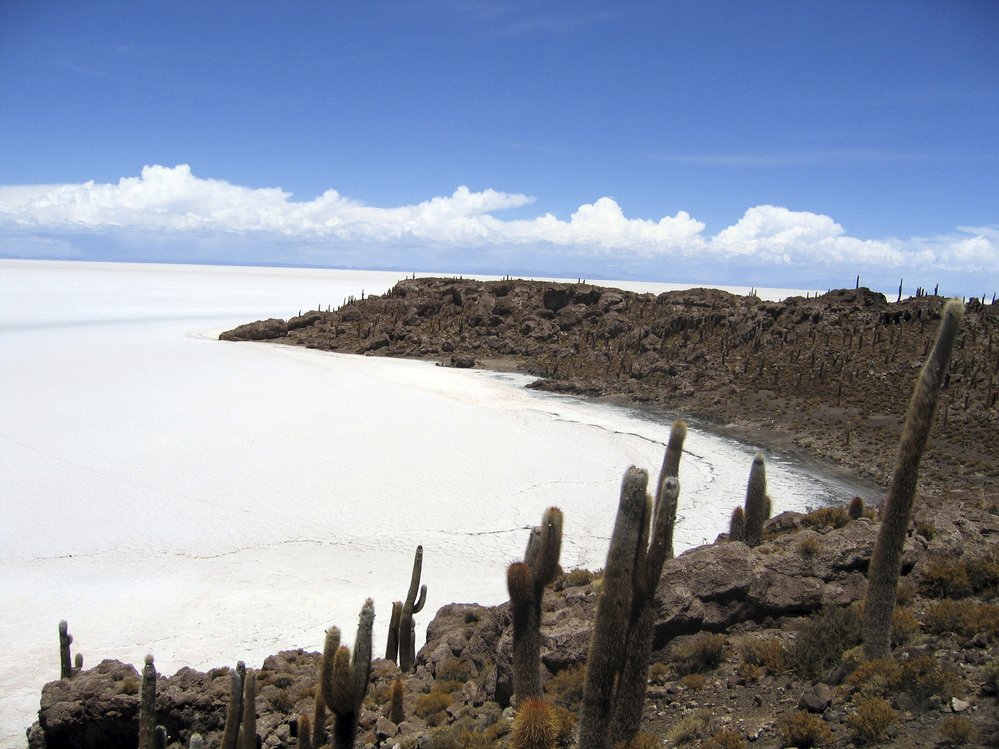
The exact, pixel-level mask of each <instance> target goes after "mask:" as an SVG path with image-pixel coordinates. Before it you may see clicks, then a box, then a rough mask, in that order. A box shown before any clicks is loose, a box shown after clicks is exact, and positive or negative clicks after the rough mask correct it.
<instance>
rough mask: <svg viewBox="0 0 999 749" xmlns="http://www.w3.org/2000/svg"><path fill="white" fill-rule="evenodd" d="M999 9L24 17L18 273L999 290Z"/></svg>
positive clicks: (1, 146)
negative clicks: (268, 269) (378, 273)
mask: <svg viewBox="0 0 999 749" xmlns="http://www.w3.org/2000/svg"><path fill="white" fill-rule="evenodd" d="M997 38H999V2H995V1H994V0H981V1H974V2H962V1H961V0H952V1H950V2H920V1H919V0H911V1H908V2H904V3H899V2H879V1H877V0H873V1H872V2H859V1H856V2H855V1H852V0H839V1H837V2H824V1H821V0H795V1H794V2H780V1H777V0H774V1H772V2H754V3H747V2H735V1H733V2H720V1H718V0H701V1H692V2H670V1H666V0H664V1H662V2H644V1H643V0H631V1H629V2H620V3H615V4H610V3H605V2H589V1H588V0H575V1H574V2H558V1H552V2H540V1H539V2H523V1H520V0H495V1H490V0H468V1H462V0H421V1H420V2H415V1H413V2H410V1H406V0H396V1H391V2H390V1H382V0H370V1H369V2H363V3H358V2H336V1H335V0H326V1H324V2H320V1H319V0H300V1H298V2H276V1H273V2H254V1H253V0H243V1H242V2H238V3H237V2H223V1H221V0H220V1H219V2H204V1H203V0H199V1H198V2H188V1H186V0H173V1H172V2H170V3H161V2H147V1H146V0H133V1H131V2H124V1H112V0H92V1H90V2H87V3H80V2H76V1H75V0H73V1H66V0H2V2H0V257H7V258H11V257H16V258H61V259H66V258H69V259H74V258H80V259H93V260H127V261H142V262H201V263H222V264H264V265H307V266H324V267H347V268H369V269H393V270H402V271H406V272H409V271H417V272H452V273H470V274H471V273H493V274H507V273H509V274H514V275H528V276H532V275H533V276H559V277H572V278H576V277H583V278H588V279H598V278H599V279H640V280H655V281H669V282H677V283H717V284H723V283H728V284H739V285H756V286H789V287H796V288H834V287H844V286H851V287H852V286H853V285H854V283H855V282H856V277H857V276H858V275H859V276H860V281H861V283H862V284H863V285H867V286H871V287H872V288H877V289H880V290H887V289H895V288H897V287H898V284H899V281H900V280H903V282H904V286H905V290H906V293H913V292H914V290H915V288H916V287H917V286H923V287H926V288H932V287H934V286H935V285H936V284H939V286H940V291H941V293H947V294H954V295H981V294H983V293H987V294H989V295H991V294H992V293H993V292H994V291H997V290H999V44H997V43H996V41H995V40H996V39H997Z"/></svg>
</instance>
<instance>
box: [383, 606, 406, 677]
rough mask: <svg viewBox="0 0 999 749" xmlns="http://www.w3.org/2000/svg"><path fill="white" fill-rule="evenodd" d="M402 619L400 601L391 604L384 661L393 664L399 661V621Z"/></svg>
mask: <svg viewBox="0 0 999 749" xmlns="http://www.w3.org/2000/svg"><path fill="white" fill-rule="evenodd" d="M401 617H402V601H393V602H392V616H391V617H389V630H388V641H387V642H386V643H385V660H387V661H392V662H393V663H396V662H398V660H399V620H400V619H401Z"/></svg>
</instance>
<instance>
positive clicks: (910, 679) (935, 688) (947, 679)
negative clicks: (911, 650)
mask: <svg viewBox="0 0 999 749" xmlns="http://www.w3.org/2000/svg"><path fill="white" fill-rule="evenodd" d="M901 667H902V674H901V677H900V689H901V694H902V695H903V696H904V697H905V698H906V701H907V703H908V705H909V707H910V708H911V709H913V710H925V709H926V708H927V707H929V705H930V702H931V700H932V699H933V698H934V697H936V698H939V699H940V700H941V701H946V700H948V699H950V698H951V697H953V696H954V693H955V692H956V691H957V686H958V681H957V678H956V677H955V676H954V674H953V673H951V672H950V671H945V670H944V669H942V668H941V667H940V664H938V663H937V662H936V661H935V660H934V659H933V658H932V657H930V656H928V655H918V656H916V657H914V658H909V659H908V660H906V661H903V662H902V664H901Z"/></svg>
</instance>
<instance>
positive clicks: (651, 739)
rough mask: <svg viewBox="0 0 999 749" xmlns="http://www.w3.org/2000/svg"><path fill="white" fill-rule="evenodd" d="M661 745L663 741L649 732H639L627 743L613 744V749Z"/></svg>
mask: <svg viewBox="0 0 999 749" xmlns="http://www.w3.org/2000/svg"><path fill="white" fill-rule="evenodd" d="M662 745H663V742H662V741H661V740H660V739H658V738H657V737H655V736H653V735H652V734H651V733H639V734H636V736H635V738H633V739H632V740H631V741H629V742H628V743H625V742H623V741H619V742H618V743H616V744H614V749H662Z"/></svg>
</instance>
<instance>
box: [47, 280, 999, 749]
mask: <svg viewBox="0 0 999 749" xmlns="http://www.w3.org/2000/svg"><path fill="white" fill-rule="evenodd" d="M943 301H944V300H942V299H941V298H938V297H934V296H920V297H918V298H915V299H909V300H905V301H902V302H897V303H889V302H887V300H886V299H885V298H884V297H883V296H881V295H879V294H875V293H872V292H870V291H868V290H865V289H854V290H846V291H835V292H830V293H829V294H826V295H823V296H820V297H817V298H815V299H803V298H792V299H788V300H785V301H783V302H780V303H775V302H764V301H761V300H759V299H755V298H751V297H735V296H732V295H729V294H726V293H724V292H720V291H712V290H703V289H701V290H692V291H683V292H671V293H667V294H661V295H659V296H653V295H639V294H633V293H628V292H623V291H619V290H614V289H603V288H598V287H594V286H590V285H587V284H582V283H581V284H551V283H542V282H534V281H513V280H510V281H501V282H489V283H486V282H477V281H466V280H462V279H418V280H417V279H414V280H408V281H404V282H402V283H400V284H398V285H397V286H396V287H395V288H393V289H392V290H391V291H390V292H388V293H387V294H385V295H384V296H380V297H368V298H366V299H363V300H347V301H346V302H345V304H344V305H343V306H342V307H341V308H339V309H338V310H336V311H332V310H328V311H325V312H323V311H312V312H308V313H305V314H302V315H299V316H298V317H296V318H293V319H291V320H288V321H280V320H267V321H260V322H257V323H250V324H247V325H244V326H240V327H239V328H237V329H235V330H233V331H229V332H228V333H226V334H223V336H222V337H223V338H225V339H229V340H267V341H276V342H281V343H285V344H289V345H300V346H308V347H314V348H321V349H324V350H330V351H342V352H349V353H360V354H367V355H379V356H382V355H387V356H410V357H421V358H429V359H436V360H438V361H439V362H440V363H442V364H444V365H448V366H490V367H505V368H518V369H520V370H522V371H525V372H530V373H533V374H536V375H538V377H539V378H540V379H539V381H538V383H537V384H536V386H537V387H543V388H546V389H550V390H555V391H559V392H566V393H575V394H583V395H590V396H594V397H606V398H614V399H622V400H628V401H630V402H633V403H639V404H644V405H645V406H647V407H649V408H653V409H657V410H662V411H664V412H669V413H671V414H676V413H679V414H681V415H684V416H693V417H697V418H700V419H703V420H704V421H705V423H706V424H708V425H711V426H713V427H715V428H719V429H727V430H729V431H732V432H734V433H736V434H752V435H753V436H754V439H755V441H757V442H759V443H762V444H767V445H770V446H772V447H778V448H784V449H794V450H797V451H800V452H801V454H803V455H809V456H812V457H815V458H817V459H819V460H822V461H824V462H828V463H833V464H836V465H838V466H840V467H841V469H843V470H851V471H855V472H857V473H860V474H863V475H865V476H866V477H868V478H870V479H872V480H874V481H878V482H881V483H884V482H885V479H886V477H887V475H888V471H889V470H890V467H891V463H892V460H893V456H894V450H895V444H896V442H897V439H898V433H899V431H900V428H901V421H902V417H903V415H904V411H905V407H906V403H907V400H908V397H909V394H910V392H911V386H912V382H913V379H914V377H915V374H916V373H917V372H918V368H919V366H920V363H921V361H922V359H923V358H924V356H925V353H926V350H927V349H928V347H929V346H930V345H931V343H932V340H933V338H934V336H935V333H936V328H937V320H938V319H939V313H940V308H941V306H942V304H943ZM997 375H999V307H997V306H996V305H983V304H980V303H979V302H978V301H977V300H972V302H970V303H969V304H968V305H967V311H966V316H965V322H964V327H963V329H962V333H961V337H960V339H959V341H958V345H957V348H956V351H955V353H954V358H953V360H952V363H951V368H950V374H949V377H948V382H947V383H946V388H945V390H944V396H943V400H942V402H941V406H940V410H939V414H938V418H937V421H936V423H935V425H934V429H933V432H932V436H931V448H930V451H929V453H928V455H927V456H926V458H925V459H924V461H923V468H922V474H921V483H920V487H921V488H920V495H919V496H918V497H917V501H916V512H915V517H914V519H913V523H912V524H911V526H910V528H909V532H908V537H907V540H906V545H905V552H904V559H903V569H902V572H903V578H902V584H901V586H900V590H899V597H898V605H897V609H896V616H895V620H894V621H893V638H892V639H893V647H894V650H893V653H892V656H891V658H888V659H883V660H882V661H875V662H864V661H863V658H862V656H861V654H860V652H859V650H858V648H857V645H858V643H859V613H858V606H859V603H860V602H861V601H862V599H863V595H864V592H865V589H866V578H865V573H866V570H867V565H868V563H869V560H870V556H871V549H872V546H873V543H874V539H875V536H876V532H877V527H878V518H877V514H876V512H874V511H872V510H871V509H870V508H868V510H867V512H866V513H864V514H863V515H862V516H860V517H855V518H853V519H851V517H850V516H849V515H848V513H847V510H846V508H845V505H844V506H843V507H830V508H823V509H820V510H816V511H814V512H812V513H810V514H808V515H801V514H797V513H785V514H783V515H780V516H778V517H776V518H773V519H771V520H770V521H769V523H768V524H767V526H766V530H765V534H764V541H763V543H762V544H761V545H759V546H757V547H755V548H750V547H749V546H747V545H745V544H743V543H739V542H729V541H727V539H726V538H725V537H724V536H723V537H720V538H719V540H718V542H716V543H714V544H710V545H707V546H702V547H699V548H696V549H692V550H690V551H688V552H686V553H684V554H682V555H680V556H679V557H677V558H676V559H671V560H668V561H667V562H666V566H665V568H664V571H663V574H662V576H661V578H660V581H659V587H658V590H657V594H656V617H655V635H654V652H653V658H652V660H653V666H652V669H651V671H650V683H649V689H648V693H647V700H646V704H645V706H644V730H645V731H646V733H647V737H646V739H645V740H646V742H647V743H645V744H643V745H642V746H643V747H644V746H690V747H703V748H704V749H719V748H724V747H748V746H750V745H752V746H754V747H778V746H813V745H814V746H835V747H847V746H857V745H862V744H870V743H883V744H886V745H891V746H898V747H930V746H945V745H946V746H957V745H967V746H999V741H997V737H999V702H997V692H999V551H997V548H999V544H997V543H996V542H997V539H999V495H997V493H996V490H995V480H996V478H997V475H999V460H997V457H999V455H997V451H999V447H997V444H996V443H997V440H996V436H997V435H999V408H997V403H996V400H997V392H999V376H997ZM682 477H683V464H682V461H681V465H680V479H681V484H682ZM681 494H682V489H681ZM848 499H849V498H848V497H844V502H845V501H846V500H848ZM681 501H682V499H681ZM525 541H526V537H525ZM495 574H496V575H497V576H500V575H503V574H504V570H501V569H498V570H496V571H495ZM601 587H602V579H601V576H600V575H599V573H593V572H588V571H582V570H574V571H566V572H565V573H564V574H562V575H560V576H559V577H558V578H556V580H555V582H554V583H553V584H552V585H550V586H549V587H548V589H547V590H546V591H545V595H544V602H543V611H542V617H541V633H542V638H543V642H542V646H541V661H542V664H543V669H542V670H543V674H542V676H543V681H544V683H545V691H546V696H547V698H548V699H549V700H550V701H551V702H553V703H554V704H556V705H558V706H560V709H561V710H562V713H561V715H562V717H563V719H564V720H563V724H562V729H563V730H562V736H561V739H560V742H561V743H559V744H558V745H559V746H570V745H573V744H572V742H571V734H572V724H573V716H574V715H575V713H576V712H577V711H578V707H579V700H580V697H581V692H580V690H581V685H582V678H583V676H582V675H583V673H584V669H585V664H586V658H587V647H588V643H589V639H590V632H591V629H592V627H593V620H594V612H595V607H596V601H597V599H598V597H599V595H600V591H601ZM349 624H350V623H349V622H344V623H341V626H348V625H349ZM511 630H512V616H511V612H510V609H509V605H508V604H504V605H501V606H495V607H482V606H477V605H470V604H451V605H448V606H445V607H443V608H442V609H441V610H440V611H438V612H437V613H436V616H435V617H434V618H433V621H431V623H430V624H429V626H428V629H427V642H426V644H425V645H424V646H423V647H422V648H421V649H420V651H419V653H418V656H417V665H416V670H415V672H414V673H412V674H408V675H402V676H403V678H404V694H405V700H404V702H405V709H404V720H401V721H400V722H393V721H391V720H389V714H390V713H389V693H390V691H391V683H392V681H393V680H394V679H395V678H396V677H398V676H400V673H399V670H398V668H397V667H396V666H395V664H394V663H392V662H390V661H384V660H376V661H375V662H374V670H373V674H372V680H371V686H370V689H369V691H368V698H367V699H366V700H365V703H364V709H363V711H362V713H361V721H360V722H361V735H360V739H359V741H358V746H365V747H390V746H400V747H406V748H407V749H408V748H409V747H424V748H426V749H444V748H450V747H471V748H472V749H479V748H482V749H485V748H486V747H509V746H512V742H511V726H512V716H513V709H512V708H511V707H510V699H511V692H512V685H511V669H512V666H511V658H512V655H511V637H512V634H511ZM379 645H380V644H376V647H375V652H376V654H377V653H379ZM84 647H85V644H84ZM319 659H320V656H319V654H318V653H308V652H303V651H299V650H290V651H284V652H282V653H278V654H276V655H274V656H271V657H270V658H268V659H267V661H266V662H265V663H264V664H263V667H262V668H261V669H259V670H258V671H257V684H258V688H257V691H256V700H255V710H256V713H257V716H258V717H257V724H256V731H257V733H258V735H259V736H260V738H261V743H262V745H263V746H265V747H271V748H273V749H279V748H284V747H296V746H302V745H303V744H302V743H301V741H300V739H299V738H298V737H297V730H298V726H299V718H298V716H300V715H307V716H312V715H313V710H314V705H315V693H316V692H315V690H316V686H317V681H318V673H317V672H318V663H319ZM228 688H229V669H228V668H226V667H222V668H219V669H215V670H213V671H210V672H208V673H206V674H201V673H197V672H194V671H191V670H190V669H184V670H182V671H181V672H179V673H178V674H176V675H174V676H172V677H169V678H166V677H162V678H160V679H159V689H158V695H157V703H156V704H157V715H156V719H157V722H158V723H160V724H162V725H163V726H165V727H166V729H167V732H168V734H169V736H170V737H171V738H170V741H171V742H173V743H172V744H171V745H172V746H177V747H180V746H184V747H186V746H187V745H188V741H189V740H190V737H191V735H192V734H193V733H195V732H198V733H200V734H202V735H203V736H204V737H205V738H206V746H209V747H216V746H219V742H220V740H221V733H222V728H223V724H224V721H225V709H226V705H227V703H228V696H229V695H228ZM138 690H139V675H138V672H137V671H136V670H135V668H134V667H132V666H129V665H125V664H120V663H117V662H114V661H105V662H103V663H101V664H100V665H98V666H96V667H95V668H92V669H89V670H85V671H82V672H81V673H79V674H76V675H75V676H73V677H72V678H67V679H62V680H59V681H55V682H52V683H50V684H48V685H46V687H45V689H44V691H43V693H42V701H41V711H40V713H39V718H40V720H39V723H38V724H36V725H35V726H34V727H33V729H32V731H31V732H30V739H31V745H32V747H34V748H36V749H41V748H42V747H47V749H63V747H72V748H73V749H83V748H84V747H87V748H89V747H107V748H108V749H116V748H117V747H126V746H127V747H134V746H135V736H136V735H137V730H138V728H137V725H138V718H137V713H138V706H139V696H138Z"/></svg>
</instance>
